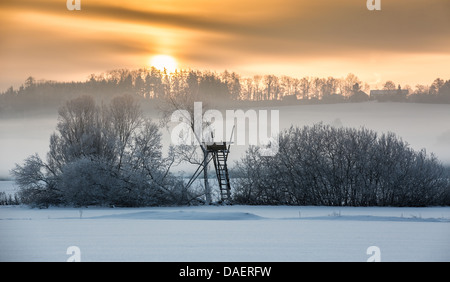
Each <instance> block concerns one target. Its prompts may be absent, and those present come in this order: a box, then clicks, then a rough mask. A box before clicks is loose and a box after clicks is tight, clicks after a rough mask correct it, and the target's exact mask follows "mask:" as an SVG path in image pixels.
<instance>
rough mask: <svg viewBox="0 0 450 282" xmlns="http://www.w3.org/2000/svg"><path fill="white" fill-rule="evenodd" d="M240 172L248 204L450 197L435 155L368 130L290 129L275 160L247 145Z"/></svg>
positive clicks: (419, 202)
mask: <svg viewBox="0 0 450 282" xmlns="http://www.w3.org/2000/svg"><path fill="white" fill-rule="evenodd" d="M238 169H239V171H240V174H241V178H240V179H239V181H238V183H237V185H235V187H236V191H235V196H234V197H235V200H236V201H237V202H239V203H246V204H296V205H298V204H299V205H330V206H342V205H344V206H427V205H440V204H445V203H444V201H445V200H444V199H445V195H448V193H449V191H448V190H449V185H448V183H449V177H448V175H446V174H445V171H444V168H443V166H442V164H440V162H439V161H438V160H437V159H436V158H435V157H434V156H433V155H431V156H430V155H428V154H427V153H426V152H425V150H421V151H419V152H416V151H414V150H413V149H411V148H410V147H409V145H408V144H407V143H406V142H404V141H403V140H401V139H400V138H398V137H397V136H396V135H395V134H393V133H387V134H381V135H379V134H377V133H376V132H374V131H371V130H368V129H365V128H361V129H353V128H335V127H332V126H328V125H323V124H316V125H314V126H311V127H304V128H298V127H291V128H290V129H288V130H285V131H284V132H283V133H282V134H280V140H279V151H278V153H277V155H276V156H274V157H264V156H261V155H260V154H259V152H258V148H257V147H253V148H250V149H249V150H248V151H247V154H246V156H245V157H244V158H243V159H242V160H241V162H239V164H238Z"/></svg>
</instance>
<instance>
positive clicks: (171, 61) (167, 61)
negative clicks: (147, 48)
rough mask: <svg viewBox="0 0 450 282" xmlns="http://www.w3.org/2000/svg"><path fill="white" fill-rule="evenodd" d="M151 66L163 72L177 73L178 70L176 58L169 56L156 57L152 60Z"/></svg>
mask: <svg viewBox="0 0 450 282" xmlns="http://www.w3.org/2000/svg"><path fill="white" fill-rule="evenodd" d="M150 66H152V67H155V68H157V69H159V70H160V71H163V70H164V69H166V70H167V72H169V73H173V72H175V70H176V68H177V61H176V60H175V58H174V57H172V56H168V55H156V56H153V57H152V58H151V59H150Z"/></svg>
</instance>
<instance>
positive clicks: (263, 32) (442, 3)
mask: <svg viewBox="0 0 450 282" xmlns="http://www.w3.org/2000/svg"><path fill="white" fill-rule="evenodd" d="M381 2H382V10H381V11H368V10H367V8H366V0H342V1H336V0H258V1H256V0H150V1H143V0H140V1H139V0H129V1H123V0H122V1H114V0H111V1H107V0H81V11H68V10H67V9H66V0H2V1H1V2H0V38H1V39H0V91H3V90H4V89H6V88H7V87H8V86H11V85H13V86H15V87H18V86H19V85H20V84H21V83H23V81H24V80H25V79H26V78H27V77H28V76H33V77H35V78H37V79H49V80H58V81H72V80H81V81H84V80H85V79H86V78H87V77H88V75H89V74H91V73H101V72H103V71H107V70H111V69H115V68H132V69H134V68H140V67H146V66H148V62H149V60H150V58H151V57H152V56H153V55H157V54H165V55H171V56H173V57H175V58H176V59H177V61H178V64H179V67H181V68H188V67H190V68H195V69H209V70H214V71H218V72H222V71H223V70H225V69H226V70H229V71H235V72H237V73H239V74H241V75H243V76H251V75H254V74H262V75H263V74H276V75H289V76H293V77H303V76H319V77H328V76H334V77H345V76H346V75H347V74H348V73H350V72H351V73H354V74H356V75H357V76H358V77H359V78H360V79H361V80H363V81H364V82H367V83H369V84H370V85H371V86H375V85H377V84H380V83H381V82H384V81H386V80H393V81H394V82H395V83H400V84H402V85H404V84H409V85H411V86H412V87H413V88H414V86H415V85H416V84H417V83H421V84H430V83H431V82H432V81H433V80H434V79H435V78H436V77H441V78H444V79H450V67H449V66H450V1H448V0H427V1H425V0H420V1H419V0H395V1H388V0H381Z"/></svg>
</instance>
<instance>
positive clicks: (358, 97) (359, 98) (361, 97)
mask: <svg viewBox="0 0 450 282" xmlns="http://www.w3.org/2000/svg"><path fill="white" fill-rule="evenodd" d="M348 100H349V101H350V102H365V101H369V95H367V93H366V92H364V91H362V90H359V91H356V92H355V93H353V94H352V95H351V96H350V97H348Z"/></svg>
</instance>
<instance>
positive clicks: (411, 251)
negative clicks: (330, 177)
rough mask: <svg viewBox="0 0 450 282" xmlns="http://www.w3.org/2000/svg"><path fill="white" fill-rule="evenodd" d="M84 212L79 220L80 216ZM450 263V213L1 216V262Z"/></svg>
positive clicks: (274, 210)
mask: <svg viewBox="0 0 450 282" xmlns="http://www.w3.org/2000/svg"><path fill="white" fill-rule="evenodd" d="M80 211H81V212H80ZM70 246H77V247H79V248H80V252H81V253H80V258H81V261H366V260H367V259H368V258H369V257H370V255H368V254H367V253H366V251H367V248H369V247H370V246H377V247H379V248H380V252H381V261H450V208H448V207H433V208H379V207H376V208H375V207H373V208H371V207H368V208H352V207H298V206H289V207H286V206H277V207H275V206H264V207H262V206H199V207H167V208H115V209H111V208H84V209H75V208H50V209H43V210H39V209H30V208H28V207H20V206H5V207H0V260H1V261H66V260H67V259H68V258H69V257H70V255H67V254H66V250H67V248H68V247H70Z"/></svg>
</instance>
